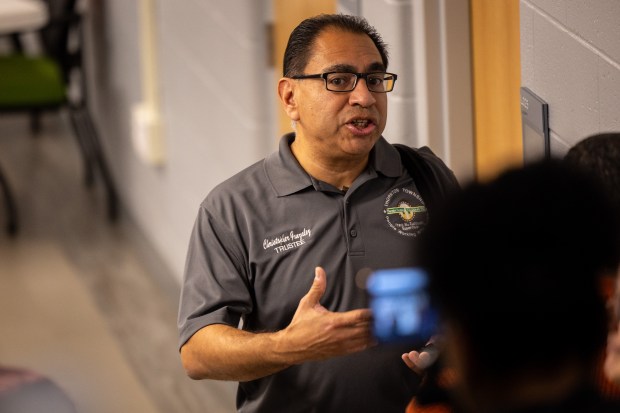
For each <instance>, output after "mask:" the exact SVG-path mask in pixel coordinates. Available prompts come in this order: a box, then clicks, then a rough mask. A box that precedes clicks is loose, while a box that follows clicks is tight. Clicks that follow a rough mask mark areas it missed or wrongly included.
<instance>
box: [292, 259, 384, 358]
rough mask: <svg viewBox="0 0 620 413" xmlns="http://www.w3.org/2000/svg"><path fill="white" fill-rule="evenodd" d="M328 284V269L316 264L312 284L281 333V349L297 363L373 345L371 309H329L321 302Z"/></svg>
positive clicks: (353, 351)
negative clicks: (336, 310)
mask: <svg viewBox="0 0 620 413" xmlns="http://www.w3.org/2000/svg"><path fill="white" fill-rule="evenodd" d="M326 287H327V276H326V274H325V270H324V269H323V268H321V267H317V268H316V269H315V276H314V281H313V283H312V286H311V287H310V290H309V291H308V293H307V294H306V295H305V296H304V297H303V298H302V299H301V300H300V301H299V305H298V306H297V310H296V311H295V315H294V316H293V320H292V321H291V323H290V324H289V325H288V327H286V328H285V329H284V330H282V331H281V332H280V333H281V338H282V341H281V344H282V346H283V348H282V349H281V350H283V351H285V352H286V353H288V354H290V355H291V356H292V359H294V360H295V364H296V363H301V362H304V361H310V360H322V359H326V358H330V357H334V356H340V355H345V354H350V353H355V352H357V351H361V350H364V349H366V348H368V347H369V346H370V345H371V344H372V335H371V333H370V319H371V312H370V310H368V309H358V310H351V311H346V312H342V313H335V312H331V311H328V310H327V309H326V308H325V307H323V306H322V305H321V303H320V300H321V298H322V297H323V294H324V293H325V289H326Z"/></svg>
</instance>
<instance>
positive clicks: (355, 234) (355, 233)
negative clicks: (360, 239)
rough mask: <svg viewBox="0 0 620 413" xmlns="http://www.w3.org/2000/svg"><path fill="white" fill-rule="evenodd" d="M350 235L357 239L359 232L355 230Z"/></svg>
mask: <svg viewBox="0 0 620 413" xmlns="http://www.w3.org/2000/svg"><path fill="white" fill-rule="evenodd" d="M349 234H351V236H352V237H353V238H355V237H357V231H356V230H354V229H352V230H351V232H349Z"/></svg>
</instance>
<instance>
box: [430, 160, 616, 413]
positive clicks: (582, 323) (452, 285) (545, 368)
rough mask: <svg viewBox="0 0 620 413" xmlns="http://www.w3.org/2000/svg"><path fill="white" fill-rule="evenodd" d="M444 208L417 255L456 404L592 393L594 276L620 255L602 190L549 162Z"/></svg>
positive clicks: (599, 309)
mask: <svg viewBox="0 0 620 413" xmlns="http://www.w3.org/2000/svg"><path fill="white" fill-rule="evenodd" d="M445 205H446V208H444V209H443V211H440V215H439V216H438V217H435V218H434V219H433V221H432V222H430V224H429V226H428V228H427V229H426V231H425V232H424V234H423V236H422V237H423V238H422V241H421V245H420V249H421V251H420V257H421V259H422V260H423V266H424V267H426V269H427V270H428V272H429V275H430V285H429V289H430V292H431V296H432V300H433V301H434V302H435V304H436V305H437V307H438V309H439V312H440V315H441V318H442V321H443V323H444V324H443V327H444V328H445V332H444V333H445V349H444V351H445V356H446V358H447V359H446V361H447V363H449V364H450V365H451V366H452V367H453V368H454V369H455V370H456V371H457V372H458V374H459V376H460V378H461V379H460V380H459V386H458V388H457V390H456V398H457V400H459V401H460V402H461V403H463V405H464V406H465V407H466V409H467V410H469V411H474V412H476V413H484V412H495V411H498V410H502V411H504V410H503V409H513V408H515V409H518V408H521V407H525V406H529V405H540V404H547V403H555V402H557V401H559V400H561V399H563V398H566V397H567V396H568V395H571V394H574V393H575V392H576V389H581V388H586V387H588V386H589V382H588V381H589V380H590V378H591V376H592V370H593V369H594V368H595V365H596V361H597V357H598V356H599V355H600V352H601V351H602V349H603V348H604V346H605V342H606V337H607V314H606V309H605V303H604V300H603V298H602V295H601V294H600V292H599V289H598V283H597V278H598V276H599V275H600V274H602V273H604V272H607V271H610V270H611V269H615V268H617V266H618V261H619V252H620V250H619V243H618V242H619V240H618V226H617V225H616V224H615V223H614V222H615V220H616V219H617V214H616V213H615V211H614V210H613V208H612V206H611V203H610V202H609V199H608V197H607V196H606V194H605V191H604V190H603V189H602V188H601V186H600V185H599V184H598V182H597V181H596V180H594V179H592V178H591V176H590V175H588V174H585V173H583V172H582V171H580V170H578V169H577V168H572V167H570V166H569V165H567V164H566V163H562V162H560V161H555V160H554V161H548V162H544V163H536V164H532V165H529V166H526V167H524V168H519V169H513V170H509V171H506V172H504V173H503V174H502V175H500V176H499V177H498V178H496V179H495V180H493V181H491V182H488V183H471V184H469V185H468V186H466V187H465V188H464V190H463V192H462V193H459V194H457V195H456V196H454V197H453V199H451V200H449V201H448V202H446V204H445Z"/></svg>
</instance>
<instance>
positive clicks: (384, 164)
mask: <svg viewBox="0 0 620 413" xmlns="http://www.w3.org/2000/svg"><path fill="white" fill-rule="evenodd" d="M294 140H295V133H293V132H291V133H288V134H286V135H284V136H283V137H282V138H281V139H280V143H279V147H278V151H277V152H274V153H272V154H271V155H269V156H268V157H267V158H265V172H266V174H267V177H268V179H269V181H270V182H271V185H272V186H273V188H274V190H275V192H276V194H277V195H278V196H286V195H291V194H293V193H296V192H299V191H301V190H303V189H306V188H308V187H311V186H313V183H312V178H311V177H310V175H308V173H307V172H306V171H305V170H304V169H303V168H302V167H301V165H299V162H297V159H296V158H295V156H294V155H293V152H292V151H291V143H292V142H293V141H294ZM368 162H369V163H368V168H367V171H369V172H371V173H380V174H382V175H384V176H387V177H398V176H400V175H401V171H402V167H401V162H400V156H399V155H398V152H397V151H396V149H395V148H394V147H393V146H392V145H391V144H390V143H389V142H388V141H386V140H385V139H384V138H383V137H380V138H379V140H378V141H377V143H376V144H375V146H374V148H373V149H372V151H371V152H370V157H369V161H368Z"/></svg>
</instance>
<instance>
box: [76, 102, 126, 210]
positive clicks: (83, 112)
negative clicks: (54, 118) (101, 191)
mask: <svg viewBox="0 0 620 413" xmlns="http://www.w3.org/2000/svg"><path fill="white" fill-rule="evenodd" d="M71 112H72V118H73V119H74V122H75V124H76V126H77V127H76V128H75V130H76V131H79V132H78V133H79V134H80V135H81V138H80V139H82V140H83V142H84V146H85V148H86V151H85V152H86V153H88V160H89V162H92V165H91V167H92V168H93V169H94V168H96V169H97V170H98V171H99V172H100V174H101V178H102V181H103V185H104V186H105V189H106V193H107V207H108V218H109V219H110V220H111V221H116V219H117V218H118V196H117V193H116V189H115V187H114V182H113V181H112V176H111V174H110V171H109V169H108V166H107V163H106V160H105V157H104V155H103V151H102V149H101V144H100V141H99V136H98V134H97V130H96V128H95V124H94V123H93V121H92V118H91V116H90V113H89V112H88V108H87V107H85V106H81V107H75V108H72V109H71Z"/></svg>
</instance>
